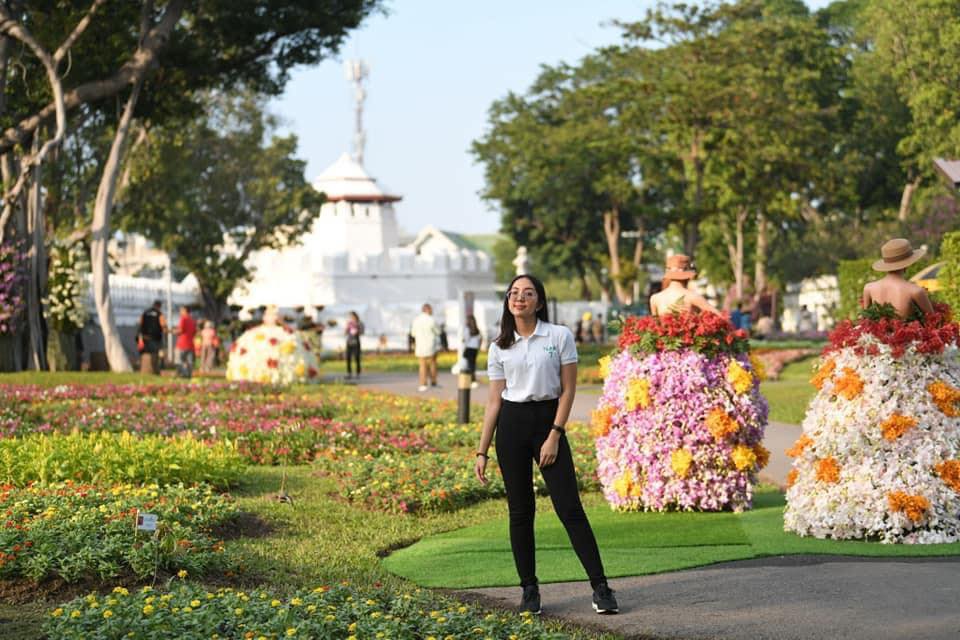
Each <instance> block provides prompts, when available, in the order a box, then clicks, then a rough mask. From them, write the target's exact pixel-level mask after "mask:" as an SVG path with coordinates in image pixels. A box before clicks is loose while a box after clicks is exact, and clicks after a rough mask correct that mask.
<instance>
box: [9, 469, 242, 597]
mask: <svg viewBox="0 0 960 640" xmlns="http://www.w3.org/2000/svg"><path fill="white" fill-rule="evenodd" d="M138 510H139V511H145V512H149V513H154V514H156V515H158V516H159V527H158V530H157V535H154V534H152V533H147V532H138V531H136V530H135V528H134V525H135V518H136V515H137V511H138ZM0 511H2V512H3V513H4V518H5V522H4V525H3V526H2V527H0V577H3V578H5V579H9V578H17V577H27V578H31V579H33V580H35V581H40V580H43V579H45V578H50V577H59V578H62V579H63V580H65V581H67V582H75V581H77V580H80V579H82V578H94V577H96V578H99V579H100V580H106V579H108V578H114V577H118V576H122V575H124V574H128V573H131V572H132V573H133V574H134V575H135V576H137V577H138V578H143V577H146V576H148V575H151V574H152V573H154V571H156V570H165V571H169V572H174V571H177V570H180V569H184V570H187V571H188V572H190V573H201V572H204V571H206V570H208V569H210V568H211V567H212V566H215V565H220V564H221V563H222V550H223V543H222V542H221V541H219V540H216V539H214V537H213V535H212V531H213V529H214V527H216V526H218V525H221V524H223V523H224V522H225V521H227V520H228V519H229V518H230V517H232V516H233V515H234V514H235V513H236V507H235V505H234V503H233V501H232V500H230V499H229V498H227V497H225V496H221V495H217V494H215V493H213V492H212V491H211V489H210V488H209V487H203V486H198V487H184V486H183V485H177V486H167V487H160V486H158V485H148V486H139V487H138V486H132V485H115V486H94V485H84V484H74V483H69V482H68V483H62V484H56V485H51V486H49V487H40V486H30V487H26V488H16V487H11V486H9V485H8V486H5V487H2V488H0Z"/></svg>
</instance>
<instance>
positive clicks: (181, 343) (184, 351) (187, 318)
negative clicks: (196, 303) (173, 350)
mask: <svg viewBox="0 0 960 640" xmlns="http://www.w3.org/2000/svg"><path fill="white" fill-rule="evenodd" d="M174 333H176V334H177V375H178V376H180V377H182V378H189V377H191V376H192V375H193V361H194V358H195V357H196V355H195V354H194V352H193V339H194V337H195V336H196V335H197V322H196V320H194V319H193V317H192V316H191V315H190V309H189V308H187V307H186V306H183V307H180V324H178V325H177V328H176V329H175V330H174Z"/></svg>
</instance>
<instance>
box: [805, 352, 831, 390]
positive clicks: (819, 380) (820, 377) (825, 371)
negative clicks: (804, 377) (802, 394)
mask: <svg viewBox="0 0 960 640" xmlns="http://www.w3.org/2000/svg"><path fill="white" fill-rule="evenodd" d="M836 368H837V363H836V362H834V361H833V358H830V359H829V360H827V361H826V362H824V363H823V364H822V365H820V368H819V369H817V373H816V375H815V376H813V378H811V379H810V384H812V385H813V386H815V387H816V388H817V390H820V389H823V383H824V382H826V381H827V380H829V379H830V377H831V376H832V375H833V372H834V370H835V369H836Z"/></svg>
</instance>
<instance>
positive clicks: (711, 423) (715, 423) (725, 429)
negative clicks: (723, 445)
mask: <svg viewBox="0 0 960 640" xmlns="http://www.w3.org/2000/svg"><path fill="white" fill-rule="evenodd" d="M706 423H707V429H709V430H710V433H711V434H713V437H714V438H715V439H717V440H723V439H724V438H726V437H727V436H732V435H733V434H735V433H736V432H737V431H739V430H740V425H739V424H738V423H737V421H736V420H734V419H733V418H732V417H731V416H730V414H728V413H727V412H726V411H724V410H723V408H722V407H715V408H714V409H713V410H712V411H710V413H709V414H708V415H707V419H706Z"/></svg>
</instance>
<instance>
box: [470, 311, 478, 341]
mask: <svg viewBox="0 0 960 640" xmlns="http://www.w3.org/2000/svg"><path fill="white" fill-rule="evenodd" d="M467 331H469V332H470V335H472V336H478V335H480V327H478V326H477V319H476V318H475V317H474V315H473V314H472V313H471V314H469V315H467Z"/></svg>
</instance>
